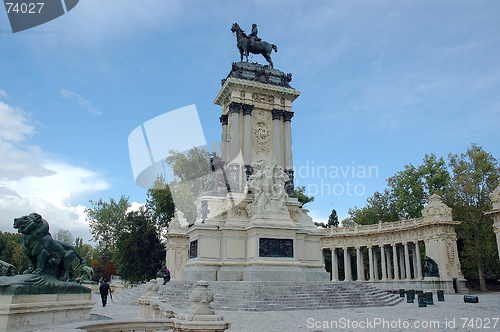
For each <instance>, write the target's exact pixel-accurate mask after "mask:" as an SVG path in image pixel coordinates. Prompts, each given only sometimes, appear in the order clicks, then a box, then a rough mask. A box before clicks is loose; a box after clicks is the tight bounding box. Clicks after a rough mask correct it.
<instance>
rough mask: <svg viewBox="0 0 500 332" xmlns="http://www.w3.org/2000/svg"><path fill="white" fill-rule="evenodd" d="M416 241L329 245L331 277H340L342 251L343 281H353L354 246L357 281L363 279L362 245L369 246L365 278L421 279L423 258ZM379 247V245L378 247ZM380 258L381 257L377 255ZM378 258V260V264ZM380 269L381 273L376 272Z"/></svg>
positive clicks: (338, 278) (334, 278) (384, 279)
mask: <svg viewBox="0 0 500 332" xmlns="http://www.w3.org/2000/svg"><path fill="white" fill-rule="evenodd" d="M419 243H420V242H419V241H415V242H404V243H392V244H388V245H373V246H366V247H362V246H357V247H339V248H331V249H330V250H331V254H332V281H339V280H340V272H341V271H340V269H339V259H338V252H339V251H340V250H342V251H343V259H344V264H343V266H344V279H343V280H344V281H352V280H353V273H352V268H351V262H352V252H353V249H355V250H356V275H357V278H356V280H357V281H363V280H366V278H367V274H366V272H367V271H366V269H365V260H364V257H363V256H364V251H365V250H364V248H367V249H368V250H367V251H368V278H369V280H370V281H375V280H382V281H386V280H422V279H423V275H422V261H421V258H420V245H419ZM379 248H380V249H379ZM379 258H380V259H379ZM379 262H380V264H379ZM379 272H381V273H379Z"/></svg>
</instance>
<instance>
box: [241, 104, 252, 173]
mask: <svg viewBox="0 0 500 332" xmlns="http://www.w3.org/2000/svg"><path fill="white" fill-rule="evenodd" d="M252 111H253V105H248V104H243V162H244V164H245V165H250V164H251V163H252V160H251V152H252V150H251V147H252V143H251V141H252V140H251V139H252V129H251V115H252Z"/></svg>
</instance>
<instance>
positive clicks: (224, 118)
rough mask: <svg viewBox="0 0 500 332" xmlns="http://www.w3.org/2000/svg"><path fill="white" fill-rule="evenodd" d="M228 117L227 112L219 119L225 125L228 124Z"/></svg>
mask: <svg viewBox="0 0 500 332" xmlns="http://www.w3.org/2000/svg"><path fill="white" fill-rule="evenodd" d="M227 118H228V116H227V114H226V115H221V116H220V118H219V121H220V123H221V124H222V125H223V126H227Z"/></svg>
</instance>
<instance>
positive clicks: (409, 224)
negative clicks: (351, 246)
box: [328, 218, 429, 236]
mask: <svg viewBox="0 0 500 332" xmlns="http://www.w3.org/2000/svg"><path fill="white" fill-rule="evenodd" d="M428 224H429V222H428V221H426V220H425V219H424V218H415V219H409V220H402V221H395V222H381V221H379V223H378V224H374V225H356V226H354V227H333V228H330V229H329V231H328V235H330V236H331V235H337V234H338V235H342V234H360V233H371V232H373V231H377V232H380V231H382V232H383V231H388V232H394V231H404V230H410V229H415V227H419V226H426V225H428Z"/></svg>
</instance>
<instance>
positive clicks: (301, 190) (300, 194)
mask: <svg viewBox="0 0 500 332" xmlns="http://www.w3.org/2000/svg"><path fill="white" fill-rule="evenodd" d="M293 193H294V194H295V196H296V197H297V199H298V200H299V202H300V203H302V205H301V207H302V206H304V205H305V204H307V203H310V202H313V201H314V196H307V195H306V186H305V185H302V186H299V187H296V188H295V189H294V191H293Z"/></svg>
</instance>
